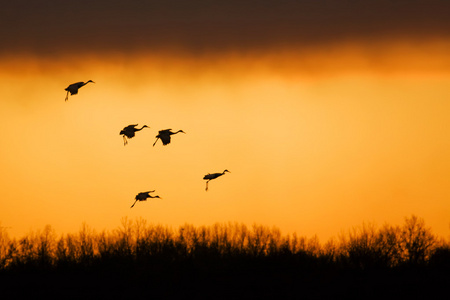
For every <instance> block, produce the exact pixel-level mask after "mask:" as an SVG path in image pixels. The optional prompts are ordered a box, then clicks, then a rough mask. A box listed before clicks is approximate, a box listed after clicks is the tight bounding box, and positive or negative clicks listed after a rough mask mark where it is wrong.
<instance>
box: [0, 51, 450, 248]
mask: <svg viewBox="0 0 450 300" xmlns="http://www.w3.org/2000/svg"><path fill="white" fill-rule="evenodd" d="M352 49H353V48H348V49H347V50H346V48H345V47H344V48H342V49H341V50H336V51H335V52H333V53H332V55H331V57H332V58H333V60H335V61H338V62H336V64H335V65H333V64H332V63H330V66H331V67H329V68H327V67H326V66H327V62H331V61H332V60H331V58H330V56H327V55H326V54H323V55H318V54H317V53H313V54H310V55H309V56H308V57H303V56H295V55H293V54H292V53H291V54H289V55H290V56H286V55H280V57H279V58H277V56H276V55H269V56H261V57H254V58H252V57H246V56H238V55H236V56H226V57H223V58H222V59H221V58H220V57H219V58H215V59H209V60H208V59H205V60H204V61H202V60H199V61H196V60H189V59H185V58H180V57H178V58H177V57H173V58H172V57H158V56H141V57H137V58H129V59H125V58H123V57H121V58H116V59H115V60H111V59H110V58H108V59H103V60H102V59H100V58H95V57H86V59H85V60H80V61H78V62H77V64H76V65H75V66H74V65H70V64H67V65H64V64H63V63H62V61H56V62H49V61H39V60H38V59H34V58H29V60H23V59H21V60H19V59H18V60H9V62H6V61H5V62H3V65H4V66H5V67H4V68H2V69H1V71H0V82H1V88H0V99H1V102H0V124H1V126H2V128H3V132H2V133H3V135H2V140H3V142H2V147H1V148H0V164H1V170H2V172H1V175H0V189H1V191H2V197H1V200H0V221H1V224H2V226H6V227H10V231H9V232H10V233H11V234H12V235H21V234H24V233H26V232H27V231H28V230H30V229H40V228H43V227H44V226H45V225H46V224H50V225H52V226H53V227H54V228H55V229H56V231H57V232H63V233H65V232H73V231H77V230H78V228H79V227H80V224H81V223H82V222H86V223H87V224H89V225H90V226H92V227H94V228H96V229H99V230H102V229H112V228H116V227H117V225H118V224H119V222H120V219H121V218H122V217H124V216H128V217H130V218H134V217H143V218H145V219H146V220H148V221H149V222H150V223H160V224H165V225H171V226H178V225H181V224H184V223H192V224H194V225H209V224H213V223H216V222H228V221H232V222H233V221H237V222H243V223H245V224H249V225H251V224H252V223H258V224H264V225H269V226H277V227H279V228H280V229H281V230H282V231H284V232H287V233H289V232H297V233H298V234H300V235H306V236H312V235H314V234H317V235H318V237H319V238H320V239H321V240H326V239H328V238H330V237H332V236H336V235H337V234H338V233H339V232H340V230H346V229H348V228H350V227H351V226H355V225H359V224H361V223H362V222H365V221H369V222H376V223H377V224H379V225H381V224H383V223H384V222H389V223H394V224H400V223H402V221H403V219H404V217H406V216H409V215H411V214H416V215H418V216H420V217H422V218H424V219H425V221H426V223H427V224H428V225H429V226H431V228H432V229H433V232H435V233H436V234H438V235H441V236H444V237H447V236H448V234H449V224H450V217H449V216H450V202H449V199H450V189H449V188H448V183H449V182H450V157H449V153H450V126H449V125H450V121H449V118H448V116H449V113H450V101H449V100H450V90H449V88H448V87H449V86H450V77H449V76H448V74H449V73H448V71H449V70H448V66H449V64H448V61H446V60H444V61H443V64H442V66H439V65H438V64H433V63H430V64H427V68H425V69H423V68H421V67H420V65H417V64H416V67H415V68H414V70H411V69H409V68H407V67H406V65H407V64H406V63H405V62H402V61H403V60H405V57H408V55H409V56H410V57H414V58H417V55H416V54H415V53H414V51H412V52H407V55H406V56H404V55H397V54H396V55H397V56H395V55H394V56H393V57H388V58H383V59H381V60H382V61H384V62H385V63H386V62H387V63H386V64H385V65H383V66H380V67H379V68H375V67H373V66H371V64H370V63H368V61H370V60H367V59H363V57H365V56H358V55H354V54H355V53H361V52H360V51H359V50H358V49H356V50H354V49H353V50H352ZM398 49H402V48H401V47H399V48H398ZM400 52H401V51H400ZM438 52H439V51H438ZM411 53H412V54H411ZM439 53H440V52H439ZM371 57H372V56H371ZM308 58H309V59H310V60H308ZM335 58H336V59H335ZM396 58H398V60H396ZM339 59H340V60H339ZM424 59H425V58H424ZM430 59H431V60H433V61H438V58H436V57H432V58H430ZM345 61H347V62H348V63H349V65H350V66H353V67H354V68H353V69H352V68H348V69H345V68H344V69H345V70H344V71H339V70H340V69H341V68H340V67H339V65H341V64H343V63H344V62H345ZM441 61H442V60H441ZM290 62H292V63H290ZM314 62H316V64H315V63H314ZM391 62H396V63H391ZM392 64H393V65H394V66H398V65H401V66H404V67H405V68H403V69H402V70H403V71H402V72H392V70H391V69H389V66H390V65H392ZM396 64H397V65H396ZM314 65H315V66H320V67H319V68H318V69H319V70H314V68H313V66H314ZM302 66H304V68H302ZM429 66H431V67H429ZM350 69H351V70H350ZM320 70H322V71H320ZM394 70H397V69H395V68H394ZM88 79H92V80H94V81H95V82H96V83H95V84H89V85H86V86H85V87H83V88H81V89H80V91H79V94H78V95H76V96H69V101H67V102H64V97H65V91H64V88H65V87H67V85H68V84H70V83H73V82H76V81H87V80H88ZM129 124H139V125H140V126H142V125H144V124H146V125H148V126H150V127H151V128H150V129H144V130H142V131H140V132H138V133H137V134H136V136H135V137H134V138H132V139H130V140H129V143H128V145H127V146H124V145H123V140H122V137H121V136H119V132H120V130H121V129H122V128H123V127H125V126H127V125H129ZM166 128H172V129H173V130H174V131H176V130H178V129H182V130H184V131H185V132H186V134H185V135H183V134H178V135H175V136H173V137H172V143H171V144H169V145H168V146H165V147H163V146H162V145H161V143H158V144H157V145H156V146H155V147H152V144H153V142H154V141H155V136H156V134H157V132H158V130H161V129H166ZM224 169H228V170H230V171H231V173H228V174H226V175H224V176H222V177H220V178H218V179H216V180H213V181H211V182H210V190H209V191H208V192H206V191H205V181H204V180H202V178H203V176H204V175H205V174H207V173H208V172H211V173H212V172H222V171H223V170H224ZM153 189H154V190H156V192H155V194H157V195H159V196H161V197H162V199H151V200H149V201H147V202H140V203H137V204H136V206H135V207H134V208H133V209H130V206H131V204H132V203H133V200H134V196H135V195H136V194H137V193H139V192H143V191H148V190H153Z"/></svg>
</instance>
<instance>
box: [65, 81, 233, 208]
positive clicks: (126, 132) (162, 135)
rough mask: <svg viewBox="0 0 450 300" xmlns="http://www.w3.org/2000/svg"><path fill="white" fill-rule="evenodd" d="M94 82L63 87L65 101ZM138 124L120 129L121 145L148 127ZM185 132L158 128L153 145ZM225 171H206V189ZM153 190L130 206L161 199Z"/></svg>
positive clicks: (165, 142)
mask: <svg viewBox="0 0 450 300" xmlns="http://www.w3.org/2000/svg"><path fill="white" fill-rule="evenodd" d="M90 82H92V83H95V82H94V81H92V80H88V81H86V82H83V81H80V82H76V83H72V84H71V85H69V86H68V87H67V88H65V91H67V94H66V98H65V101H67V100H68V98H69V93H70V95H71V96H72V95H76V94H78V90H79V89H80V88H82V87H83V86H85V85H86V84H88V83H90ZM137 126H138V124H132V125H128V126H126V127H124V128H123V129H122V130H121V131H120V133H119V134H120V135H122V137H123V145H124V146H126V145H127V144H128V140H127V139H131V138H133V137H134V136H135V135H136V132H137V131H141V130H142V129H144V128H150V127H148V126H147V125H143V126H142V127H141V128H137ZM180 132H181V133H185V132H184V131H183V130H178V131H176V132H172V129H164V130H160V131H159V132H158V135H157V136H156V141H155V142H154V143H153V147H154V146H155V144H156V142H157V141H158V140H161V142H162V144H163V146H166V145H168V144H170V140H171V136H172V135H174V134H177V133H180ZM226 172H230V171H228V170H224V171H223V172H222V173H212V174H211V173H208V174H206V175H205V176H204V177H203V179H204V180H206V189H205V190H206V191H208V182H210V181H211V180H213V179H216V178H217V177H220V176H222V175H224V174H225V173H226ZM154 192H155V191H154V190H153V191H148V192H142V193H139V194H137V195H136V197H135V201H134V203H133V205H131V207H130V208H133V206H134V205H135V204H136V202H138V201H147V199H148V198H159V199H161V197H159V196H152V195H150V193H154Z"/></svg>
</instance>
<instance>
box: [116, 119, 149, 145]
mask: <svg viewBox="0 0 450 300" xmlns="http://www.w3.org/2000/svg"><path fill="white" fill-rule="evenodd" d="M137 125H138V124H133V125H128V126H126V127H124V128H123V129H122V130H121V131H120V133H119V134H121V135H122V137H123V145H124V146H125V145H126V144H128V141H127V138H129V139H131V138H132V137H134V135H135V132H136V131H140V130H142V129H144V128H146V127H147V128H150V127H148V126H147V125H144V126H142V127H141V128H136V126H137Z"/></svg>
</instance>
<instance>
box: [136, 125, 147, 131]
mask: <svg viewBox="0 0 450 300" xmlns="http://www.w3.org/2000/svg"><path fill="white" fill-rule="evenodd" d="M145 127H147V126H145V125H144V126H142V127H141V128H136V131H140V130H142V129H144V128H145Z"/></svg>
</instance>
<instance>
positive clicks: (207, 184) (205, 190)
mask: <svg viewBox="0 0 450 300" xmlns="http://www.w3.org/2000/svg"><path fill="white" fill-rule="evenodd" d="M209 181H210V180H208V181H207V182H206V189H205V191H208V182H209Z"/></svg>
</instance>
